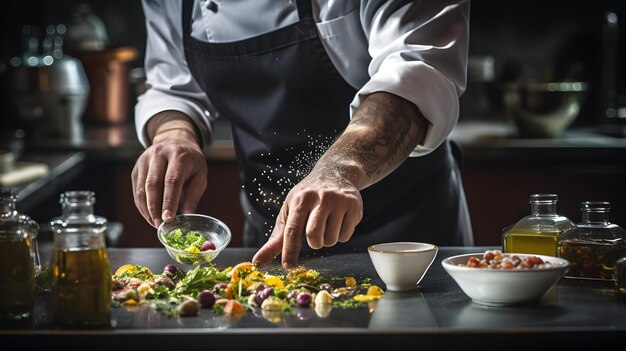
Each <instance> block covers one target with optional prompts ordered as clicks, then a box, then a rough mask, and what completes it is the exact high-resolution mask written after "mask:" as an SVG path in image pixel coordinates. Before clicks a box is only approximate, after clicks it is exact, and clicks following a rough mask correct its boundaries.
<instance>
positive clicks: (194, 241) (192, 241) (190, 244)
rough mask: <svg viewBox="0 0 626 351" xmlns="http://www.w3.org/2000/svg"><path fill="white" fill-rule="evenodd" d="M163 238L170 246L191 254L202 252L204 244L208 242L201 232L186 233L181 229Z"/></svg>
mask: <svg viewBox="0 0 626 351" xmlns="http://www.w3.org/2000/svg"><path fill="white" fill-rule="evenodd" d="M163 238H164V239H165V243H167V245H168V246H170V247H173V248H175V249H177V250H182V251H187V252H191V253H198V252H200V248H202V244H203V243H204V242H205V241H206V239H205V238H204V236H203V235H202V234H201V233H200V232H197V231H193V230H190V231H185V230H182V229H180V228H179V229H175V230H172V231H171V232H167V233H165V234H163Z"/></svg>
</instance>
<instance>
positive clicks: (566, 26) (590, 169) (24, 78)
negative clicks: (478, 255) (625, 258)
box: [0, 0, 626, 246]
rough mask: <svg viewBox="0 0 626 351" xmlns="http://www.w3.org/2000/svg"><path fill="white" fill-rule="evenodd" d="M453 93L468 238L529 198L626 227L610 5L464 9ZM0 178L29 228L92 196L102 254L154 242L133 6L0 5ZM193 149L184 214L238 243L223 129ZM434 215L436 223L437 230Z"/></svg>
mask: <svg viewBox="0 0 626 351" xmlns="http://www.w3.org/2000/svg"><path fill="white" fill-rule="evenodd" d="M470 18H471V21H470V22H471V25H470V49H469V63H468V85H467V90H466V93H465V94H464V95H463V96H462V98H461V116H460V121H459V125H458V127H457V128H456V129H455V130H454V132H453V135H452V136H451V139H453V140H454V141H455V142H456V144H457V145H458V146H459V151H460V152H459V156H460V157H459V160H460V162H461V166H462V173H463V181H464V185H465V190H466V195H467V199H468V204H469V209H470V213H471V215H472V223H473V229H474V235H475V240H476V244H478V245H500V243H501V234H502V233H501V230H502V229H503V228H504V227H505V226H507V225H509V224H512V223H514V222H515V221H517V220H518V219H519V218H521V217H523V216H525V215H526V214H528V212H529V209H530V206H529V204H528V197H529V195H531V194H533V193H542V192H544V193H545V192H549V193H556V194H558V195H559V203H558V205H557V212H558V213H560V214H562V215H565V216H567V217H569V218H570V219H572V220H573V221H574V222H578V221H580V209H579V207H580V203H581V202H582V201H591V200H597V201H609V202H611V205H612V209H611V216H610V217H611V221H612V222H614V223H617V224H619V225H621V226H625V225H626V69H625V68H624V63H625V58H626V53H625V51H626V50H625V48H626V1H623V0H595V1H590V0H550V1H543V0H524V1H522V0H511V1H502V0H472V3H471V16H470ZM0 26H2V28H1V32H0V36H1V39H0V40H1V41H0V86H1V88H2V93H1V94H0V113H1V115H2V127H1V130H0V133H1V138H0V147H1V151H2V153H1V154H2V164H1V167H2V168H1V170H2V171H1V172H0V175H1V176H2V177H1V179H0V180H1V183H0V186H3V187H16V188H17V189H18V190H19V199H18V210H19V211H20V212H23V213H25V214H28V215H29V216H31V217H32V218H33V219H35V220H37V221H38V222H40V223H42V240H46V238H49V237H50V236H49V232H47V228H46V223H47V221H48V220H49V219H50V218H52V217H54V216H57V215H58V214H59V213H60V205H59V204H58V198H59V195H60V193H61V192H63V191H66V190H93V191H94V192H95V194H96V199H97V202H96V206H95V212H96V214H99V215H102V216H105V217H107V218H108V219H109V221H110V223H111V225H110V228H109V232H108V240H109V245H110V246H158V245H159V242H158V240H157V239H156V230H155V229H154V228H152V227H150V226H149V225H148V224H147V223H146V222H145V221H144V220H143V218H142V217H141V216H140V215H139V213H138V211H137V210H136V208H135V205H134V203H133V198H132V188H131V182H130V172H131V170H132V167H133V165H134V161H135V160H136V158H137V157H138V155H139V154H140V153H141V151H142V148H141V146H140V145H139V143H138V142H137V139H136V137H135V130H134V125H133V105H134V102H135V100H136V98H137V96H138V95H140V94H141V93H142V92H143V90H144V89H145V86H144V80H145V77H144V71H143V68H142V66H143V57H144V51H145V34H146V31H145V24H144V18H143V13H142V8H141V3H140V1H138V0H132V1H128V0H109V1H93V0H92V1H86V2H85V1H78V0H76V1H75V0H56V1H53V0H19V1H16V0H8V1H4V2H3V10H2V11H1V12H0ZM215 129H216V140H215V143H214V149H213V151H212V152H211V153H210V154H209V155H207V160H208V162H209V177H210V179H209V186H208V189H207V193H206V194H205V196H204V198H203V200H202V202H201V205H200V208H199V211H200V212H203V213H206V214H210V215H213V216H215V217H218V218H220V219H222V220H224V221H225V222H226V223H227V224H228V225H229V226H230V227H231V229H232V231H233V234H234V238H233V241H232V243H231V245H233V246H239V245H241V231H242V223H243V215H242V213H241V210H240V207H239V197H238V192H239V189H240V186H239V181H238V179H239V178H238V168H237V163H236V161H235V159H234V153H233V150H232V145H231V143H230V140H229V137H230V133H229V127H228V125H227V124H226V123H218V124H216V126H215ZM443 220H445V219H442V221H443Z"/></svg>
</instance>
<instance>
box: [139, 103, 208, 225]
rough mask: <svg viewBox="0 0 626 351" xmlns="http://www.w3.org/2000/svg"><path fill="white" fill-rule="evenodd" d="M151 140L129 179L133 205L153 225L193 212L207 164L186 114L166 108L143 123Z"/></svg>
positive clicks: (200, 191) (203, 186)
mask: <svg viewBox="0 0 626 351" xmlns="http://www.w3.org/2000/svg"><path fill="white" fill-rule="evenodd" d="M147 134H148V137H149V138H150V139H152V145H151V146H150V147H148V148H147V149H146V150H145V151H144V152H143V153H142V154H141V156H139V158H138V159H137V162H136V163H135V167H134V168H133V171H132V174H131V178H132V185H133V196H134V200H135V206H137V209H138V210H139V212H140V213H141V215H142V216H143V217H144V218H145V219H146V221H148V223H149V224H150V225H152V226H154V227H155V228H158V227H159V225H160V224H161V223H162V222H163V221H165V222H169V221H171V220H172V219H173V218H174V216H175V215H176V213H177V211H178V210H179V209H180V212H181V213H190V212H193V211H195V209H196V207H197V205H198V202H199V201H200V198H201V197H202V194H203V193H204V190H205V189H206V185H207V181H206V178H207V177H206V176H207V165H206V160H205V158H204V154H203V153H202V149H201V147H200V144H199V141H198V140H199V137H198V135H197V132H196V130H195V127H194V125H193V123H192V122H191V121H189V120H188V119H187V117H186V116H184V115H181V114H180V113H178V112H175V111H166V112H162V113H160V114H157V115H156V116H154V117H153V118H152V119H151V120H150V122H149V123H148V126H147Z"/></svg>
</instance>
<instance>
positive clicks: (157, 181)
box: [145, 158, 167, 227]
mask: <svg viewBox="0 0 626 351" xmlns="http://www.w3.org/2000/svg"><path fill="white" fill-rule="evenodd" d="M166 167H167V163H166V162H165V161H163V160H161V159H159V158H156V159H154V160H152V162H151V163H150V168H149V169H148V174H147V175H146V182H145V186H146V203H147V206H148V213H149V216H150V218H151V219H152V222H153V223H154V226H155V227H158V226H159V225H160V224H161V222H162V221H161V205H162V202H163V177H164V176H165V170H166Z"/></svg>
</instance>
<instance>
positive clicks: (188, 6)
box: [182, 0, 194, 38]
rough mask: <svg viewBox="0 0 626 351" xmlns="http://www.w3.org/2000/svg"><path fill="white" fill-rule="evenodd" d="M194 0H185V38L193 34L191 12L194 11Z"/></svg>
mask: <svg viewBox="0 0 626 351" xmlns="http://www.w3.org/2000/svg"><path fill="white" fill-rule="evenodd" d="M193 5H194V0H183V13H182V15H183V18H182V20H183V21H182V22H183V38H184V37H186V36H191V14H192V11H193Z"/></svg>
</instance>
